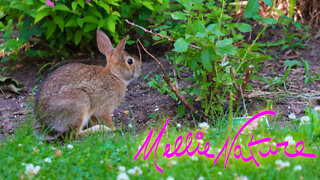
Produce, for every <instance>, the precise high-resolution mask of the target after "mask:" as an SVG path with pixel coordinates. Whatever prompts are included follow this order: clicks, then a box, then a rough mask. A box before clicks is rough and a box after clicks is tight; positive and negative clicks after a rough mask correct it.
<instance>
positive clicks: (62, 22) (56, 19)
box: [53, 16, 64, 32]
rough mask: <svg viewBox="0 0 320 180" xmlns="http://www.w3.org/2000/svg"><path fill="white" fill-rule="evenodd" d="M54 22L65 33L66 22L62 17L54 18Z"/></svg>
mask: <svg viewBox="0 0 320 180" xmlns="http://www.w3.org/2000/svg"><path fill="white" fill-rule="evenodd" d="M53 21H54V22H55V23H56V24H57V25H58V26H59V28H60V29H61V31H62V32H63V28H64V20H63V18H62V17H61V16H54V17H53Z"/></svg>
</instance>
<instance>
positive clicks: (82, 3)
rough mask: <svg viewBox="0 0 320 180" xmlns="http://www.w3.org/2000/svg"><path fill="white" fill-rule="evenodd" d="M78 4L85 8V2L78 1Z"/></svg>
mask: <svg viewBox="0 0 320 180" xmlns="http://www.w3.org/2000/svg"><path fill="white" fill-rule="evenodd" d="M77 2H78V4H79V5H80V6H81V7H82V8H84V0H77Z"/></svg>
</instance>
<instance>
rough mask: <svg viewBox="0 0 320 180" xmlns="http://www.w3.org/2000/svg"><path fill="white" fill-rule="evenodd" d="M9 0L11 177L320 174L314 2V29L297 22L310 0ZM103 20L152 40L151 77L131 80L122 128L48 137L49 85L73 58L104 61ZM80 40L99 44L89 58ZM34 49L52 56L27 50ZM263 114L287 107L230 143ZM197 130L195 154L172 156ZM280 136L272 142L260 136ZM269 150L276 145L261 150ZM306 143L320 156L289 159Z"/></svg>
mask: <svg viewBox="0 0 320 180" xmlns="http://www.w3.org/2000/svg"><path fill="white" fill-rule="evenodd" d="M0 2H1V4H0V20H1V21H0V28H1V30H2V33H0V38H1V39H0V40H1V41H0V42H1V45H0V47H1V49H3V51H2V53H3V54H1V57H2V59H1V63H0V67H1V68H2V71H1V73H0V77H1V81H0V83H1V84H0V90H1V91H0V95H1V98H0V104H1V106H0V138H1V139H0V164H1V165H0V179H75V178H76V179H168V180H172V179H199V180H200V179H288V178H290V179H319V178H320V174H319V172H320V167H319V166H318V164H319V162H320V161H319V156H320V106H319V105H320V92H319V89H320V85H319V80H320V79H319V77H320V76H319V75H320V74H319V72H320V64H319V61H318V60H317V59H316V57H318V56H320V51H319V52H318V51H316V49H317V47H318V46H319V45H320V44H319V42H318V38H319V37H320V36H319V34H312V32H310V31H309V29H312V28H310V27H312V26H316V23H315V22H316V20H317V19H318V18H317V16H316V13H314V12H313V11H312V12H310V13H309V14H312V13H314V14H313V15H314V17H313V19H311V20H310V22H314V24H312V25H310V26H309V25H308V24H302V21H301V22H299V21H297V20H296V19H294V18H291V17H297V16H299V12H298V10H297V12H296V11H294V10H295V7H296V9H299V7H301V6H303V5H301V2H300V1H297V6H295V4H296V1H289V2H288V3H287V1H286V2H285V1H283V2H282V1H275V0H274V1H271V0H263V1H258V0H249V1H247V3H246V4H244V5H243V4H242V1H232V2H230V1H226V0H216V1H214V0H210V1H203V0H177V1H168V0H155V1H145V0H128V1H121V0H113V1H100V0H91V1H90V0H77V1H63V0H58V1H49V0H48V1H45V0H41V1H38V0H28V1H15V0H13V1H7V0H3V1H1V0H0ZM281 3H282V4H284V3H285V4H286V5H287V6H288V9H287V12H286V11H284V12H282V11H283V9H281V8H279V4H281ZM281 7H282V8H283V6H281ZM316 7H317V6H314V8H316ZM319 7H320V6H319ZM261 8H265V9H264V10H266V11H267V13H266V11H263V13H261ZM259 9H260V12H259ZM274 12H277V14H278V15H279V16H278V17H275V16H274ZM241 14H242V15H243V16H241ZM303 14H305V12H303ZM307 14H308V13H307ZM286 15H287V16H286ZM301 18H302V17H301ZM306 19H308V17H306ZM96 29H102V30H104V31H106V32H107V34H108V35H109V36H110V37H112V40H113V42H114V43H117V41H118V40H119V39H121V38H123V36H124V35H126V34H129V35H130V40H129V41H128V42H129V43H128V47H129V48H134V49H135V51H136V52H138V51H137V50H136V49H137V46H135V38H139V39H140V40H141V42H142V43H141V46H139V47H140V48H141V52H142V54H143V55H142V57H143V59H144V62H143V65H142V72H143V73H142V76H141V77H140V78H139V83H137V85H130V86H129V87H128V93H127V96H126V98H125V102H123V104H122V105H121V106H120V107H119V108H118V110H116V112H115V113H114V115H113V119H114V122H115V126H116V128H117V131H112V132H99V133H94V134H92V135H88V136H86V137H83V138H75V139H72V138H67V137H66V138H62V139H60V140H57V141H49V142H47V141H45V140H44V137H45V136H46V132H41V133H37V132H36V131H35V125H34V123H35V121H36V119H34V116H33V114H32V112H33V110H34V109H33V95H34V93H36V92H37V88H38V86H39V81H41V79H43V78H44V77H45V76H46V75H47V74H48V73H49V72H52V71H53V70H54V69H56V68H57V67H59V66H61V65H62V64H65V63H69V62H84V63H87V64H92V65H96V64H99V65H104V64H105V60H104V58H102V57H100V56H99V55H97V53H95V52H93V51H92V50H91V49H94V48H93V47H92V44H94V43H93V42H94V40H95V36H94V34H95V31H96ZM138 42H140V41H138ZM138 42H137V44H138ZM130 45H131V46H130ZM154 47H155V48H154ZM163 47H166V48H164V49H166V50H162V49H161V48H163ZM79 48H80V49H81V48H82V49H87V50H84V52H88V51H89V52H90V50H91V52H90V53H89V54H87V56H85V57H86V59H83V57H84V56H82V55H79V57H78V58H75V57H77V56H78V54H77V53H74V52H77V50H79ZM144 48H147V49H148V53H150V55H155V56H156V58H155V59H156V60H158V61H157V62H155V61H154V60H153V59H152V58H149V56H148V54H144V51H143V50H144ZM167 49H170V50H169V51H168V52H167ZM159 50H161V51H159ZM130 53H131V52H130ZM136 54H137V56H139V54H138V53H136ZM159 54H160V55H159ZM25 55H27V56H29V57H30V56H32V57H36V56H38V57H39V58H40V59H38V60H37V61H36V60H35V59H28V58H25V59H24V60H21V57H25ZM48 57H51V58H52V59H46V60H45V59H42V58H48ZM63 59H66V61H61V60H63ZM22 62H26V63H25V64H22ZM57 62H58V63H57ZM159 64H161V65H162V66H161V67H162V68H163V69H162V70H161V69H160V68H158V65H159ZM32 72H33V73H32ZM39 72H40V73H39ZM41 73H42V74H41ZM163 73H165V74H163ZM17 74H19V75H17ZM30 74H31V75H30ZM163 75H165V76H163ZM10 76H12V77H10ZM26 77H29V78H26ZM166 77H167V78H168V79H167V80H165V78H166ZM19 81H21V82H22V84H25V86H26V87H25V89H23V88H22V84H21V83H20V82H19ZM30 82H31V83H30ZM181 96H182V97H184V98H185V101H184V99H181ZM190 107H192V108H194V109H191V108H190ZM263 110H272V111H275V113H276V115H275V116H273V115H267V116H265V117H264V118H263V121H261V122H260V121H254V122H252V123H250V124H249V125H248V127H246V128H244V129H243V130H242V132H241V133H240V134H239V136H238V137H237V138H236V141H235V144H234V146H233V147H232V148H231V149H229V148H230V147H231V144H232V141H233V139H234V138H235V137H236V135H237V133H238V132H239V130H240V128H241V127H242V126H243V125H244V124H245V122H246V121H247V120H248V119H250V118H248V116H253V115H255V114H257V113H259V112H261V111H263ZM265 118H267V119H268V122H266V121H265V120H266V119H265ZM168 120H169V121H168ZM166 122H168V125H167V126H166V128H165V130H164V132H163V135H162V137H161V141H157V137H158V134H159V133H160V132H161V130H162V129H163V126H164V125H165V124H166ZM38 128H39V127H38ZM40 128H41V127H40ZM151 130H152V131H153V134H152V137H151V138H150V139H151V140H150V142H149V145H148V147H147V148H146V154H147V153H148V152H149V150H150V149H152V145H153V143H154V142H158V144H155V146H156V147H157V149H156V148H155V147H154V148H153V150H152V151H151V154H150V155H149V156H148V158H147V157H146V155H145V154H144V153H145V149H144V148H145V145H146V144H145V142H146V140H148V137H149V135H150V132H151ZM189 132H192V135H193V136H192V144H191V145H190V147H189V155H188V153H187V152H185V153H183V154H184V155H182V156H180V157H177V156H173V157H170V158H168V157H165V156H164V154H165V153H166V154H167V156H169V155H168V149H169V145H170V153H171V152H173V151H174V149H175V148H176V147H177V144H178V143H179V142H177V141H176V139H179V138H181V142H182V143H181V147H180V150H179V151H178V152H181V151H182V150H183V149H185V148H186V146H188V145H187V144H188V143H187V142H189V141H188V139H187V137H188V135H189V134H190V133H189ZM198 132H201V133H198ZM253 135H254V136H253ZM228 137H229V140H230V141H229V143H228V144H227V145H226V142H228ZM268 137H270V142H265V143H261V144H258V145H254V146H252V147H251V148H250V147H249V146H248V143H250V141H251V140H259V139H263V138H268ZM251 138H252V139H251ZM302 141H303V142H302ZM207 142H208V143H210V148H209V147H208V144H207ZM282 142H287V143H288V147H286V148H285V147H284V145H283V143H282ZM277 143H280V145H279V144H278V145H277ZM281 143H282V145H281ZM302 143H303V144H302ZM167 144H169V145H167ZM297 144H298V146H297V147H296V145H297ZM225 145H226V147H225ZM236 145H238V146H236ZM277 146H278V147H277ZM224 147H225V148H226V149H224ZM239 148H241V150H239ZM195 149H199V151H206V150H208V153H210V154H215V158H216V157H217V156H219V155H220V157H219V159H218V160H217V162H216V163H215V158H208V157H206V156H205V155H200V154H199V153H195V154H193V153H190V152H191V151H194V150H195ZM270 149H271V150H272V151H273V152H272V153H273V155H271V154H269V155H268V156H267V157H262V155H261V153H268V152H270ZM139 150H141V152H140V154H139ZM229 150H230V151H229ZM298 151H303V153H307V154H309V157H293V158H289V157H288V156H290V154H291V156H294V155H292V154H295V153H297V152H298ZM229 152H230V157H229V159H228V161H226V159H227V157H225V156H227V155H228V153H229ZM170 153H169V154H170ZM219 153H220V154H219ZM286 153H290V154H289V155H288V154H286ZM240 154H243V156H244V157H246V158H249V157H250V156H251V157H252V156H254V158H255V161H256V162H254V161H253V159H251V160H250V161H247V162H245V161H244V160H243V159H242V158H241V157H239V155H240ZM300 156H301V154H300ZM315 156H316V157H315ZM155 163H156V165H157V166H158V169H157V168H156V166H155ZM214 163H215V164H214ZM226 163H227V164H226ZM257 163H259V166H260V167H257ZM159 168H161V169H162V173H160V172H159Z"/></svg>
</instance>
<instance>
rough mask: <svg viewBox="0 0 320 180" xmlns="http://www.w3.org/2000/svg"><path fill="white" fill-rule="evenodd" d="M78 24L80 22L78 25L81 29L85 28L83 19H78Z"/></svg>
mask: <svg viewBox="0 0 320 180" xmlns="http://www.w3.org/2000/svg"><path fill="white" fill-rule="evenodd" d="M77 22H78V25H79V26H80V27H82V26H83V23H84V20H83V18H78V19H77Z"/></svg>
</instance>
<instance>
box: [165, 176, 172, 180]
mask: <svg viewBox="0 0 320 180" xmlns="http://www.w3.org/2000/svg"><path fill="white" fill-rule="evenodd" d="M166 180H174V177H172V176H169V177H167V179H166Z"/></svg>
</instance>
